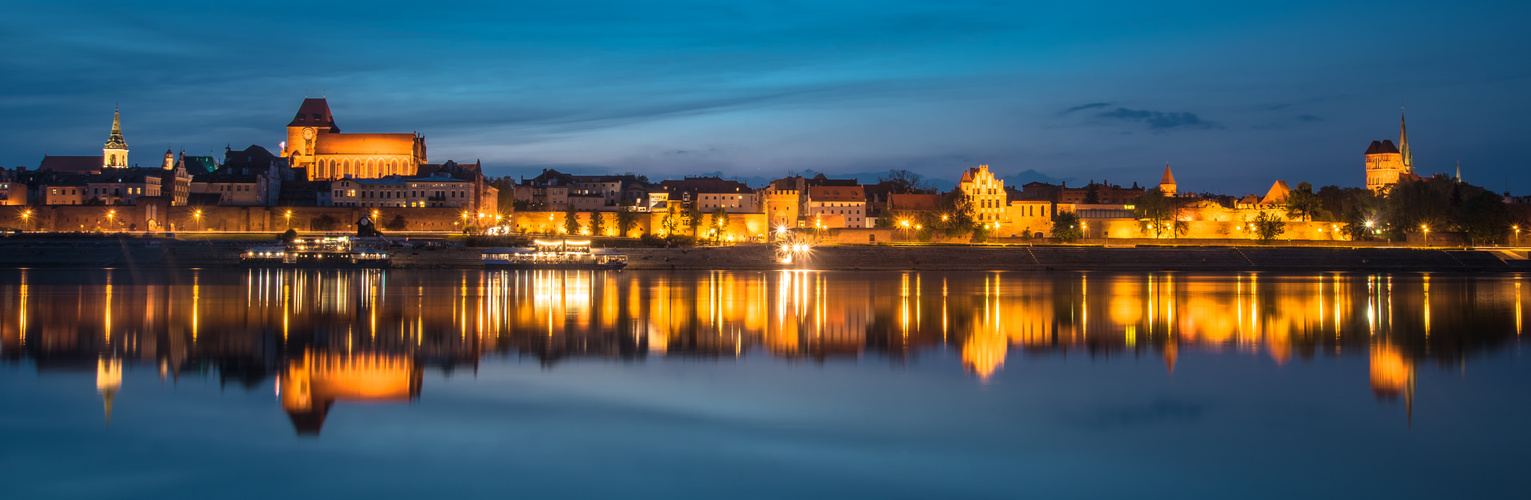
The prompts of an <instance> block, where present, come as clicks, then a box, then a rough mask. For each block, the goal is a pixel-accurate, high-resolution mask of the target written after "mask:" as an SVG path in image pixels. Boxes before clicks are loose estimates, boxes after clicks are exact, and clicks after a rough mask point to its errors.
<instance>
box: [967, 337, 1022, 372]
mask: <svg viewBox="0 0 1531 500" xmlns="http://www.w3.org/2000/svg"><path fill="white" fill-rule="evenodd" d="M1007 340H1008V339H1006V338H1005V334H1004V332H1000V331H998V330H992V329H982V330H979V331H975V332H973V334H972V335H969V336H968V338H967V340H966V341H964V342H963V344H962V364H964V365H967V368H968V369H969V370H973V372H974V373H977V374H978V378H979V379H980V380H984V381H987V380H989V375H993V374H994V372H995V371H996V370H998V369H999V368H1001V367H1003V366H1005V355H1006V354H1007V351H1008V350H1009V349H1010V344H1009V342H1007Z"/></svg>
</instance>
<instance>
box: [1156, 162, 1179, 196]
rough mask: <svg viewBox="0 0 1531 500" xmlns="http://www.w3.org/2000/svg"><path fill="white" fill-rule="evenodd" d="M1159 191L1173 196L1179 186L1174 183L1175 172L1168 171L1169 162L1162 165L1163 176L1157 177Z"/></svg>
mask: <svg viewBox="0 0 1531 500" xmlns="http://www.w3.org/2000/svg"><path fill="white" fill-rule="evenodd" d="M1159 192H1161V193H1164V195H1165V196H1175V193H1178V192H1179V187H1178V186H1176V185H1175V174H1174V173H1172V172H1170V166H1169V164H1165V165H1164V177H1160V178H1159Z"/></svg>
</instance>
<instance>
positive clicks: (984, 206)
mask: <svg viewBox="0 0 1531 500" xmlns="http://www.w3.org/2000/svg"><path fill="white" fill-rule="evenodd" d="M957 189H958V190H960V191H962V192H963V194H965V195H967V198H968V202H969V203H971V204H972V207H973V219H974V220H975V221H976V222H978V223H979V224H989V225H993V224H995V223H997V222H999V221H1000V220H1002V219H1003V218H1004V216H1005V210H1006V205H1007V203H1006V202H1007V200H1006V194H1005V180H1004V179H1000V178H998V177H995V176H994V174H993V173H992V172H989V166H988V165H979V166H978V167H977V168H969V169H967V170H965V171H963V172H962V180H960V181H957Z"/></svg>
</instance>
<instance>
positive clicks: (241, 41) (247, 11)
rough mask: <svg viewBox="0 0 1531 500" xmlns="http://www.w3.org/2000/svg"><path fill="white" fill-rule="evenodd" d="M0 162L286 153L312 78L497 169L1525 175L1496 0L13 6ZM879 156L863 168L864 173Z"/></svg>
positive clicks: (1505, 5) (1074, 176) (1530, 73)
mask: <svg viewBox="0 0 1531 500" xmlns="http://www.w3.org/2000/svg"><path fill="white" fill-rule="evenodd" d="M4 10H5V11H6V15H5V16H4V17H3V18H0V46H3V47H4V48H5V49H6V50H3V51H0V68H5V71H3V72H0V165H4V166H7V167H13V166H18V165H20V166H29V167H35V166H36V165H37V164H38V162H39V161H40V159H41V158H42V156H43V155H44V154H92V153H99V148H100V144H101V143H103V142H105V139H106V132H107V128H108V127H109V125H110V119H111V108H112V106H113V105H114V104H119V103H120V105H121V106H122V110H123V121H124V127H125V131H124V132H125V135H126V136H127V140H128V144H129V145H130V146H131V147H132V148H133V158H132V159H133V161H134V162H137V163H141V164H150V163H155V162H156V161H157V157H158V155H159V154H160V153H162V152H163V151H164V149H165V147H167V146H169V147H173V148H175V149H177V150H180V149H182V148H184V149H185V150H187V151H188V152H192V153H202V152H207V151H210V150H217V151H221V150H222V148H223V147H224V146H225V145H232V146H234V147H235V148H236V149H237V148H242V147H244V146H247V145H249V144H260V145H263V146H266V147H267V148H270V149H275V148H276V144H277V143H278V142H279V141H281V140H282V139H283V133H284V129H283V126H284V125H286V123H287V121H288V120H290V119H291V116H292V114H293V112H295V111H296V109H297V106H298V104H299V102H300V101H301V99H302V98H303V96H304V95H312V96H318V95H324V96H326V97H328V98H329V101H330V105H331V108H332V109H333V110H334V111H335V114H336V120H337V122H338V123H339V124H340V126H341V128H342V129H343V130H346V131H353V132H407V131H418V132H420V133H423V134H425V135H426V137H427V142H428V144H429V146H430V153H431V160H432V161H443V160H447V159H455V160H458V161H473V160H475V159H482V160H483V161H484V163H485V166H486V168H487V170H488V172H489V173H490V174H491V175H520V174H526V173H531V172H536V171H537V170H538V169H540V168H544V167H555V168H559V169H562V170H571V171H576V172H624V171H637V172H640V173H647V174H649V175H650V176H651V177H665V176H680V175H684V174H694V173H703V172H722V173H723V174H724V175H725V176H739V177H764V178H770V177H777V176H781V175H784V174H786V173H787V172H788V171H794V170H796V171H801V170H809V169H811V170H816V171H824V172H829V173H843V174H855V173H865V172H878V171H886V170H887V169H890V168H908V169H911V170H915V171H917V172H920V173H922V174H925V175H927V176H930V177H936V178H947V179H953V178H956V177H957V176H958V175H959V174H958V172H960V170H961V169H963V168H966V167H969V166H974V165H977V164H980V163H983V164H988V165H990V166H991V168H993V169H994V170H996V171H997V172H998V173H1000V174H1001V175H1011V176H1013V175H1015V174H1017V173H1019V172H1023V171H1026V170H1035V171H1037V172H1040V173H1042V174H1045V175H1048V176H1051V177H1054V178H1060V179H1071V180H1074V181H1077V182H1085V181H1088V180H1091V179H1107V180H1110V181H1112V182H1116V183H1122V184H1130V183H1132V182H1142V183H1152V182H1156V181H1157V180H1158V178H1159V175H1160V173H1161V172H1162V170H1163V165H1164V164H1165V163H1166V162H1168V163H1170V164H1171V165H1172V166H1174V168H1175V172H1176V177H1177V180H1178V181H1179V183H1180V186H1181V189H1182V190H1194V191H1216V192H1226V193H1231V194H1242V193H1247V192H1264V190H1265V189H1266V188H1267V187H1268V186H1269V185H1270V183H1271V182H1272V181H1274V180H1277V179H1280V180H1285V181H1288V182H1289V183H1295V182H1298V181H1309V182H1313V183H1314V184H1318V185H1324V184H1341V185H1361V184H1362V183H1363V179H1364V178H1363V175H1362V171H1361V168H1362V160H1361V153H1362V152H1363V151H1364V150H1365V149H1366V146H1367V144H1368V143H1370V141H1372V140H1375V139H1394V140H1396V139H1397V133H1398V114H1399V108H1400V106H1404V105H1406V106H1407V108H1408V113H1409V118H1410V121H1409V123H1410V139H1411V140H1412V145H1413V147H1414V151H1415V157H1416V161H1417V163H1418V165H1419V168H1420V170H1421V171H1422V172H1423V173H1426V174H1428V173H1431V172H1446V171H1451V170H1453V169H1454V163H1455V162H1456V161H1457V160H1458V159H1460V160H1461V162H1462V167H1463V174H1464V176H1465V177H1466V178H1467V180H1468V181H1471V182H1475V183H1480V184H1484V185H1487V186H1489V187H1492V188H1495V189H1502V188H1504V187H1505V185H1506V184H1508V186H1509V188H1510V189H1511V190H1513V191H1516V192H1517V193H1526V192H1528V191H1531V169H1527V168H1525V167H1526V166H1527V160H1526V159H1525V157H1524V155H1523V154H1522V153H1521V150H1523V149H1525V147H1526V146H1527V140H1526V139H1525V137H1526V136H1527V134H1526V130H1525V126H1524V125H1523V124H1524V123H1526V121H1527V120H1526V119H1525V117H1526V116H1527V114H1528V111H1531V98H1528V97H1527V95H1526V92H1524V89H1525V88H1526V87H1527V84H1528V83H1531V66H1528V65H1526V64H1525V53H1526V50H1527V49H1528V48H1531V35H1528V34H1527V33H1526V32H1525V30H1522V29H1520V28H1521V27H1520V26H1519V25H1520V24H1523V22H1524V20H1525V19H1527V18H1531V16H1528V14H1531V12H1528V10H1531V8H1528V7H1526V6H1524V5H1523V4H1521V3H1514V2H1450V3H1448V2H1434V3H1430V2H1407V1H1395V2H1291V1H1288V2H1264V1H1250V2H1237V3H1235V2H1220V1H1206V2H1176V3H1158V2H1153V3H1148V2H1067V3H1066V5H1058V4H1057V3H1040V2H1039V3H1025V2H998V1H994V2H989V1H984V2H977V1H920V2H912V1H878V2H822V1H818V2H807V1H805V2H791V1H778V2H717V3H706V2H670V1H648V2H619V1H604V2H579V1H567V2H453V3H451V4H450V5H447V4H445V3H443V4H440V5H438V4H433V3H421V2H413V1H412V2H392V1H375V2H366V3H346V2H327V3H310V2H262V3H253V2H252V3H236V2H227V3H225V2H212V3H209V2H169V1H167V2H134V3H123V2H62V1H60V2H19V3H18V2H7V5H6V6H5V8H4ZM864 180H866V181H872V180H873V179H864Z"/></svg>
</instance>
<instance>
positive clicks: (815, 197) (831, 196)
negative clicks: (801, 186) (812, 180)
mask: <svg viewBox="0 0 1531 500" xmlns="http://www.w3.org/2000/svg"><path fill="white" fill-rule="evenodd" d="M808 199H809V200H812V201H850V202H856V201H859V202H865V201H866V192H865V191H863V190H862V189H861V186H809V187H808Z"/></svg>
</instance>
